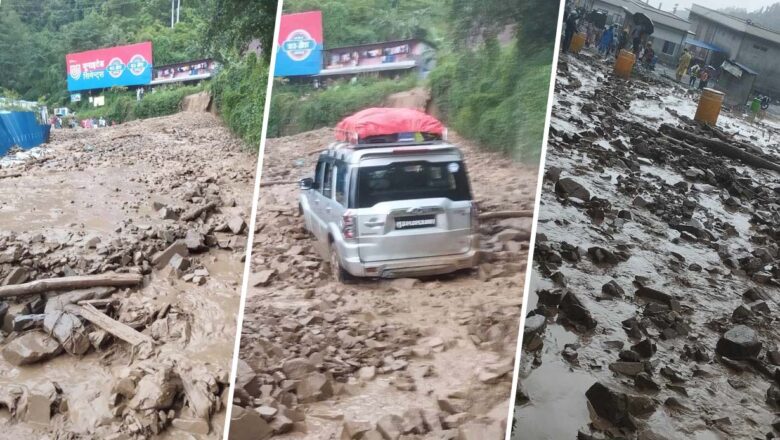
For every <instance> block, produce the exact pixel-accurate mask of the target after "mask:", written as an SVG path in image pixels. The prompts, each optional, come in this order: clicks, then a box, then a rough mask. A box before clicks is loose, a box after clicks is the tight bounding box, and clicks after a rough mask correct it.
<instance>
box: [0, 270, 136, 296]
mask: <svg viewBox="0 0 780 440" xmlns="http://www.w3.org/2000/svg"><path fill="white" fill-rule="evenodd" d="M142 280H143V275H141V274H135V273H104V274H100V275H77V276H72V277H62V278H47V279H43V280H35V281H30V282H29V283H24V284H14V285H10V286H0V298H11V297H15V296H24V295H34V294H38V293H44V292H48V291H51V290H68V289H88V288H90V287H106V286H114V287H129V286H135V285H138V284H140V283H141V281H142Z"/></svg>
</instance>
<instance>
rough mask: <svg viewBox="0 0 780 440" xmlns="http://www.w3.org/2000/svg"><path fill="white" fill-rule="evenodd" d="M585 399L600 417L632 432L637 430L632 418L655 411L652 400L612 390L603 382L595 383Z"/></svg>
mask: <svg viewBox="0 0 780 440" xmlns="http://www.w3.org/2000/svg"><path fill="white" fill-rule="evenodd" d="M585 397H587V399H588V402H589V403H590V405H591V407H592V408H593V410H594V412H595V413H596V414H597V415H598V416H599V417H601V418H602V419H605V420H607V421H609V422H610V423H612V424H613V425H615V426H618V427H621V428H627V429H629V430H632V431H633V430H635V429H636V424H635V423H634V421H633V419H632V416H637V415H645V414H648V413H651V412H653V411H655V406H654V404H653V402H652V401H651V400H650V399H648V398H646V397H643V396H630V395H628V394H626V393H623V392H619V391H615V390H612V389H610V388H608V387H607V386H606V385H604V384H602V383H601V382H596V383H594V384H593V385H592V386H591V387H590V388H589V389H588V391H586V392H585Z"/></svg>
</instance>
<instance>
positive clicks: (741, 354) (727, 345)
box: [715, 325, 762, 360]
mask: <svg viewBox="0 0 780 440" xmlns="http://www.w3.org/2000/svg"><path fill="white" fill-rule="evenodd" d="M761 347H762V344H761V341H759V340H758V337H756V332H755V331H753V329H751V328H750V327H748V326H745V325H738V326H735V327H733V328H732V329H731V330H729V331H727V332H726V333H724V334H723V336H721V338H720V340H718V344H717V346H716V347H715V351H716V352H717V353H718V354H719V355H721V356H724V357H727V358H729V359H734V360H745V359H755V358H756V357H758V354H759V353H760V352H761Z"/></svg>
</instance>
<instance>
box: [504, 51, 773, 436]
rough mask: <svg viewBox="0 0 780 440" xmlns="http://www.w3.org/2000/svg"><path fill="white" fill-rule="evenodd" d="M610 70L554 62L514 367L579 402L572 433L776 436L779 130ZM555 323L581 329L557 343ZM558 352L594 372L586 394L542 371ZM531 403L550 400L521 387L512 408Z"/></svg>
mask: <svg viewBox="0 0 780 440" xmlns="http://www.w3.org/2000/svg"><path fill="white" fill-rule="evenodd" d="M608 69H609V66H607V65H601V64H600V63H598V62H595V61H594V60H592V59H590V58H589V57H587V56H584V57H580V58H579V59H572V60H570V61H569V63H567V62H566V61H564V62H562V64H561V67H560V68H559V73H558V78H559V80H558V83H557V84H556V91H557V102H556V104H555V107H554V111H553V122H552V126H551V130H550V143H549V147H548V158H547V166H548V169H547V170H546V172H545V184H544V187H543V191H542V194H543V197H542V202H541V209H542V212H541V214H540V219H541V223H540V225H539V235H538V236H537V240H536V249H535V258H534V259H535V261H534V270H535V272H536V274H537V275H538V277H539V279H540V281H538V282H537V283H536V284H537V286H536V287H535V288H534V286H532V288H533V290H534V291H535V292H534V297H535V298H534V300H532V301H533V302H535V303H536V307H531V308H529V310H530V314H529V316H528V317H527V321H526V323H527V324H526V334H525V339H524V344H523V345H524V347H523V349H524V351H523V362H522V365H521V377H524V376H528V375H532V376H533V375H536V377H534V382H535V383H539V381H544V380H547V381H550V383H551V385H550V386H551V387H552V388H553V390H554V391H546V392H545V393H540V394H542V395H544V396H548V395H550V394H551V393H552V394H554V395H566V396H567V398H568V399H569V401H568V402H559V403H560V404H561V405H581V406H582V407H586V406H587V408H589V409H590V410H591V415H592V416H593V417H594V419H595V420H593V422H594V423H591V424H589V425H586V424H585V423H584V421H582V420H579V419H577V420H576V421H574V422H573V423H582V425H581V426H580V427H579V430H578V431H577V429H578V428H576V427H572V428H571V429H572V431H574V432H570V435H571V436H575V435H576V436H577V438H583V439H586V438H605V437H607V438H609V437H610V436H617V437H620V436H624V438H690V437H695V436H696V435H704V436H707V435H715V436H717V435H725V436H726V437H727V438H764V437H766V438H774V437H777V436H780V432H778V431H777V427H776V426H775V427H774V428H773V426H771V424H770V422H771V421H772V420H773V417H774V416H773V414H774V413H775V412H776V411H777V408H776V407H775V405H776V404H777V396H778V391H777V390H778V382H777V380H778V378H780V357H779V356H778V354H777V350H778V346H780V327H778V326H777V316H778V315H777V313H778V309H777V307H778V300H780V290H778V286H779V285H780V284H778V279H780V277H779V275H780V263H779V261H780V258H779V257H780V252H778V251H779V250H780V245H778V243H777V239H778V238H780V237H778V235H777V234H776V233H775V231H774V227H773V225H774V224H777V222H778V221H780V213H779V212H778V209H777V207H778V206H780V192H778V191H776V190H775V188H776V187H780V185H778V179H777V177H776V175H775V174H773V173H770V172H767V171H765V170H764V168H765V167H766V163H765V161H771V162H775V163H778V162H780V157H778V155H777V153H776V152H774V150H773V148H772V147H771V145H772V144H771V143H772V142H775V144H776V141H771V140H770V141H767V138H766V136H765V137H764V138H762V139H760V138H759V137H755V138H749V137H748V136H747V135H745V134H739V135H735V134H734V133H735V132H739V131H741V130H742V131H743V133H744V131H745V130H747V131H750V130H752V128H751V127H750V126H749V125H747V124H744V123H740V122H732V121H733V119H730V118H729V117H728V116H726V117H722V118H721V120H722V121H724V120H725V122H724V123H721V124H719V125H720V128H717V129H713V128H706V127H701V126H698V125H697V124H695V123H694V122H693V121H691V120H690V119H688V118H686V117H685V116H682V115H680V114H679V113H678V112H677V111H676V109H673V108H669V107H667V108H666V109H664V105H663V104H662V102H669V101H673V100H674V98H676V97H677V96H674V94H676V93H677V90H678V89H677V88H676V86H674V85H672V84H670V83H668V82H665V81H664V80H657V79H654V78H652V77H641V78H637V79H634V80H632V81H631V82H630V83H628V82H624V81H621V80H617V79H615V78H613V77H612V76H611V75H610V74H609V73H608V72H607V71H608ZM584 72H587V73H584ZM582 74H584V75H585V76H588V77H589V78H588V81H585V80H581V79H582V78H584V77H583V76H581V75H582ZM646 107H658V108H659V109H660V110H659V112H660V114H659V116H658V117H657V118H655V119H652V118H651V117H650V116H647V115H648V114H649V112H648V111H647V109H646ZM664 120H665V121H673V124H661V122H662V121H664ZM732 124H733V125H732ZM675 126H679V127H681V128H683V130H684V131H685V133H680V131H679V130H677V129H676V128H675ZM724 127H725V130H724ZM761 129H762V130H764V133H769V132H773V134H772V137H773V138H775V139H776V138H777V132H776V131H777V130H776V129H774V128H772V127H771V126H770V127H766V126H764V127H762V128H761ZM759 141H760V142H759ZM753 142H756V143H763V145H765V146H766V145H767V143H769V145H770V147H769V148H766V147H765V146H764V147H762V148H758V147H756V146H754V145H751V143H753ZM722 144H726V145H727V147H723V145H722ZM735 149H736V150H738V152H739V151H742V152H744V153H747V154H745V155H742V154H734V150H735ZM562 328H564V329H565V330H564V331H566V332H573V334H574V335H575V337H576V339H577V342H576V343H571V342H569V341H567V343H566V344H565V345H563V344H561V345H558V343H557V341H556V338H559V337H560V335H561V331H562V330H561V329H562ZM556 358H557V359H561V358H562V359H563V360H564V361H565V362H566V363H567V364H568V365H570V367H571V369H572V371H573V372H576V373H577V376H576V377H578V378H580V377H581V376H580V373H582V374H584V375H587V376H588V377H590V378H592V381H593V382H592V386H590V388H589V389H588V390H587V392H586V393H584V394H585V395H584V396H582V395H580V396H572V395H571V394H570V393H568V394H567V393H566V392H564V391H563V390H559V389H557V388H556V387H555V385H554V384H555V382H556V381H561V382H563V383H568V382H567V380H569V379H567V378H556V377H553V376H552V375H550V376H545V374H547V373H548V372H551V371H559V369H558V368H552V367H551V368H550V369H548V367H547V364H548V363H554V362H555V361H556ZM550 374H552V373H550ZM558 374H561V373H558ZM580 380H582V379H581V378H580ZM540 399H542V397H540ZM535 403H536V404H538V405H548V404H550V402H547V401H536V402H534V390H530V391H529V392H528V394H527V395H526V397H525V399H524V400H523V401H518V402H517V404H518V409H517V410H516V413H517V414H520V415H521V417H522V416H523V415H524V414H526V413H528V414H533V407H534V404H535ZM758 420H760V421H758ZM605 422H606V423H605ZM536 423H537V424H538V425H540V426H541V427H540V428H537V429H538V430H543V429H544V426H551V425H550V424H558V425H561V424H563V425H564V426H568V424H567V423H572V422H571V421H569V422H567V421H561V420H560V419H559V418H557V419H555V420H554V421H553V420H552V418H551V419H550V420H536ZM545 423H546V424H545ZM522 428H523V427H522V426H520V425H517V429H518V436H517V438H524V437H523V435H522V432H523V429H522ZM538 430H537V431H535V432H539V431H538ZM526 435H527V432H526ZM675 436H677V437H675Z"/></svg>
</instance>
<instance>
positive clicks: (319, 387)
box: [295, 373, 333, 403]
mask: <svg viewBox="0 0 780 440" xmlns="http://www.w3.org/2000/svg"><path fill="white" fill-rule="evenodd" d="M295 393H296V394H297V395H298V400H300V401H301V402H302V403H311V402H317V401H320V400H325V399H327V398H329V397H331V396H333V387H332V385H331V383H330V380H329V379H328V378H327V377H326V376H325V375H324V374H321V373H310V374H308V375H307V376H305V377H303V378H301V380H300V382H298V385H297V386H296V387H295Z"/></svg>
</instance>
